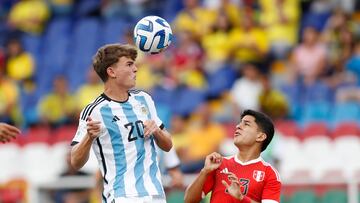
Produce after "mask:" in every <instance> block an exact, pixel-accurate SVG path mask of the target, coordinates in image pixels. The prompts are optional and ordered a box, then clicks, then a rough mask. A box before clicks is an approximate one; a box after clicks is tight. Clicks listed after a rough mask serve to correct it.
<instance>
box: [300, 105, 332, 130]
mask: <svg viewBox="0 0 360 203" xmlns="http://www.w3.org/2000/svg"><path fill="white" fill-rule="evenodd" d="M330 110H331V104H330V103H329V102H325V101H323V102H308V103H307V104H306V106H304V111H303V115H302V117H301V122H302V124H303V125H306V124H308V123H309V122H326V123H330Z"/></svg>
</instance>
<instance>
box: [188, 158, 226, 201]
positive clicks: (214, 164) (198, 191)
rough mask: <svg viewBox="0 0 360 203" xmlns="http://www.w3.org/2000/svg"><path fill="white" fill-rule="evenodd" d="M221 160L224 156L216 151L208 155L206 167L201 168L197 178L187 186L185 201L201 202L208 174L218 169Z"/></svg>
mask: <svg viewBox="0 0 360 203" xmlns="http://www.w3.org/2000/svg"><path fill="white" fill-rule="evenodd" d="M221 162H222V157H221V155H220V154H218V153H216V152H214V153H212V154H210V155H208V156H206V158H205V164H204V168H203V169H201V171H200V173H199V175H198V176H197V177H196V179H195V180H194V181H193V182H192V183H191V184H190V185H189V186H188V187H187V188H186V191H185V197H184V199H185V203H193V202H194V203H195V202H196V203H197V202H200V200H201V199H202V193H203V188H204V184H205V182H206V180H207V178H208V175H209V174H210V173H211V172H213V171H214V170H215V169H217V168H218V167H219V166H220V165H221Z"/></svg>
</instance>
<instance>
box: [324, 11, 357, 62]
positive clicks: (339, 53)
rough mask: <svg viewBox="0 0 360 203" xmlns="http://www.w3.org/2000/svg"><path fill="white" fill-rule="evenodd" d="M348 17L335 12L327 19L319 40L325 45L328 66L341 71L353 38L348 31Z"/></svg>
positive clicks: (350, 50)
mask: <svg viewBox="0 0 360 203" xmlns="http://www.w3.org/2000/svg"><path fill="white" fill-rule="evenodd" d="M349 22H350V21H349V17H348V16H347V15H346V14H345V13H344V12H343V11H341V10H336V11H335V12H334V14H333V15H332V16H331V17H330V18H329V20H328V21H327V24H326V26H325V30H324V31H323V33H322V35H321V38H322V41H323V42H324V43H325V44H326V49H327V54H328V55H327V61H328V63H329V66H331V67H333V68H335V69H341V68H342V66H343V65H344V62H345V61H346V60H347V59H348V58H349V57H350V55H351V52H352V49H353V43H354V42H353V37H352V33H351V31H350V23H349Z"/></svg>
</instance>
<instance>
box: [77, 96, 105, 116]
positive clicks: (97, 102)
mask: <svg viewBox="0 0 360 203" xmlns="http://www.w3.org/2000/svg"><path fill="white" fill-rule="evenodd" d="M106 101H108V99H107V98H106V97H105V96H104V94H101V95H99V96H98V97H97V98H96V99H94V100H93V101H92V102H91V103H90V104H88V105H86V106H85V108H83V110H82V111H81V113H80V119H81V120H86V118H87V117H88V116H90V115H92V113H93V112H94V111H96V109H97V108H99V107H100V106H102V105H103V104H104V103H106Z"/></svg>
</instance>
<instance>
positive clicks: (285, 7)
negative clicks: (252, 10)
mask: <svg viewBox="0 0 360 203" xmlns="http://www.w3.org/2000/svg"><path fill="white" fill-rule="evenodd" d="M259 2H260V6H261V8H262V10H261V12H260V21H261V23H262V24H263V25H264V26H265V27H266V34H267V36H268V38H269V40H270V42H278V41H285V42H287V43H289V44H290V45H294V44H295V43H296V42H297V38H298V36H297V33H298V21H299V17H300V6H299V0H283V3H278V2H280V0H274V1H269V0H260V1H259ZM279 9H281V10H282V12H283V15H284V18H285V19H286V21H285V22H283V23H282V22H281V17H280V12H279Z"/></svg>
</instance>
